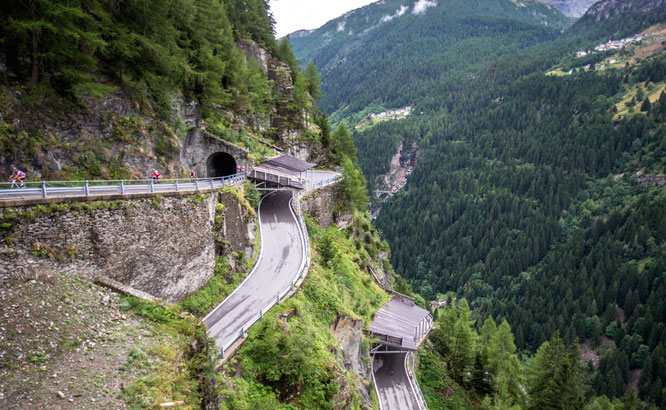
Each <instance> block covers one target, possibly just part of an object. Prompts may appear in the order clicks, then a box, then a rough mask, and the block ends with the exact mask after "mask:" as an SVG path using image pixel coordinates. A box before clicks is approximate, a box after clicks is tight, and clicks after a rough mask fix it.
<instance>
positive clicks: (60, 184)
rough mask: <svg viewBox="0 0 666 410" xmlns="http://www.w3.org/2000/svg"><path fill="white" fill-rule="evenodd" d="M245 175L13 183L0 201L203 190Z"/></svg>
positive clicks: (3, 187)
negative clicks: (21, 184)
mask: <svg viewBox="0 0 666 410" xmlns="http://www.w3.org/2000/svg"><path fill="white" fill-rule="evenodd" d="M245 178H246V175H245V173H238V174H234V175H229V176H226V177H220V178H194V179H192V178H183V179H159V180H158V181H154V180H152V179H130V180H106V181H104V180H90V181H40V182H24V186H25V187H23V188H11V186H12V184H11V183H0V201H2V200H9V199H30V198H48V197H87V196H95V195H114V194H121V195H125V194H135V193H165V192H179V191H200V190H206V189H214V188H221V187H224V186H227V185H230V184H234V183H236V182H240V181H243V180H245Z"/></svg>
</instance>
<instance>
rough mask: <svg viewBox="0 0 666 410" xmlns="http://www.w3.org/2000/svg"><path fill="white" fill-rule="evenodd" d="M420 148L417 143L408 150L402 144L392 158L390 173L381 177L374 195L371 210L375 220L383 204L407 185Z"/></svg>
mask: <svg viewBox="0 0 666 410" xmlns="http://www.w3.org/2000/svg"><path fill="white" fill-rule="evenodd" d="M418 148H419V147H418V144H416V142H414V143H412V145H411V146H410V147H409V148H406V147H405V146H404V145H403V143H402V142H400V145H399V146H398V150H397V152H396V153H395V154H394V155H393V157H392V158H391V165H390V167H389V172H388V173H386V174H385V175H380V176H379V178H378V179H381V183H380V184H378V185H377V189H376V190H375V192H374V193H373V194H374V195H373V197H374V198H373V199H374V201H373V205H372V208H371V212H372V215H373V218H374V217H377V214H379V210H380V209H381V206H382V204H383V203H385V202H386V201H388V200H389V198H391V197H392V196H393V195H395V194H396V193H398V192H400V190H401V189H403V188H404V187H405V185H406V184H407V177H408V176H409V175H410V174H411V173H412V172H413V171H414V167H415V166H416V161H417V159H418V154H419V151H418Z"/></svg>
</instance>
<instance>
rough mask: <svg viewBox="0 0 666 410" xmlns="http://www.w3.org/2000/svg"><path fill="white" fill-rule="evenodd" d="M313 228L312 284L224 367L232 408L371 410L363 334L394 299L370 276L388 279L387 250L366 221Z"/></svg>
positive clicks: (272, 316)
mask: <svg viewBox="0 0 666 410" xmlns="http://www.w3.org/2000/svg"><path fill="white" fill-rule="evenodd" d="M307 221H308V231H309V232H310V235H311V238H312V244H313V245H314V249H313V251H314V252H313V258H312V263H311V266H310V269H309V273H308V276H307V279H306V280H305V282H304V283H303V285H302V289H301V291H299V292H298V293H297V294H296V295H295V296H294V297H292V298H291V299H288V300H286V301H284V302H283V303H282V304H280V305H279V306H277V307H275V308H274V309H273V310H271V312H270V313H269V314H266V315H265V316H264V319H262V320H261V321H260V322H259V323H258V324H256V325H255V326H254V327H253V328H252V329H250V331H249V332H248V338H247V340H246V341H245V343H244V344H243V346H242V347H241V348H240V350H239V352H238V354H237V355H236V356H235V357H233V358H232V359H231V360H230V361H229V362H227V363H226V364H225V365H224V367H223V369H222V374H221V375H220V379H221V381H222V382H221V383H222V393H223V394H224V397H225V398H226V399H225V404H226V405H227V406H229V408H239V407H245V406H247V405H250V403H253V404H254V405H257V404H259V403H261V405H263V406H266V407H271V408H282V407H286V406H288V405H298V406H303V407H308V408H310V407H311V408H322V407H326V406H329V405H331V404H333V405H334V406H335V407H348V406H351V407H368V406H370V405H371V399H370V397H371V395H372V394H373V393H372V389H371V383H370V380H371V376H370V364H369V362H368V359H369V352H368V348H369V341H368V339H367V338H366V337H365V336H363V334H362V333H361V329H362V328H367V327H368V326H369V323H370V320H371V317H372V315H373V314H374V312H376V310H377V309H378V308H379V307H380V306H381V305H382V304H383V303H384V302H385V301H386V300H387V299H388V296H387V295H386V293H384V292H383V291H382V290H381V289H380V288H379V287H378V286H377V285H376V284H375V283H374V281H373V280H372V277H371V276H370V274H369V273H368V270H367V269H368V266H374V268H375V269H377V272H378V273H380V274H382V275H383V271H381V270H379V269H378V268H377V264H378V263H379V265H381V259H378V258H377V256H376V255H378V253H379V252H378V251H379V248H381V245H380V243H379V241H378V238H377V236H376V234H374V233H372V232H370V231H369V230H368V229H369V226H368V225H367V221H366V220H365V217H362V216H361V215H357V218H356V222H355V223H354V225H352V226H350V227H349V228H347V229H345V230H343V231H340V230H338V229H337V227H335V226H333V227H330V228H328V229H325V230H324V229H322V228H320V227H318V226H317V225H315V224H314V223H313V222H312V221H311V220H310V219H309V218H308V219H307ZM372 255H375V257H374V258H373V256H372ZM372 400H374V399H372Z"/></svg>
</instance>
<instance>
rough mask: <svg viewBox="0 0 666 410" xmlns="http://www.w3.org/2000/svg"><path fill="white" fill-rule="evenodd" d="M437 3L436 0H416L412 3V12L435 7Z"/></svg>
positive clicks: (418, 12)
mask: <svg viewBox="0 0 666 410" xmlns="http://www.w3.org/2000/svg"><path fill="white" fill-rule="evenodd" d="M436 5H437V0H416V2H415V3H414V10H412V13H414V14H423V13H425V12H426V10H428V8H430V7H435V6H436Z"/></svg>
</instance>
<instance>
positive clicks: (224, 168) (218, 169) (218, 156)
mask: <svg viewBox="0 0 666 410" xmlns="http://www.w3.org/2000/svg"><path fill="white" fill-rule="evenodd" d="M235 173H236V160H235V159H234V157H232V156H231V155H229V154H227V153H226V152H216V153H215V154H213V155H211V156H210V157H208V162H207V163H206V176H207V177H208V178H219V177H226V176H228V175H233V174H235Z"/></svg>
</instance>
